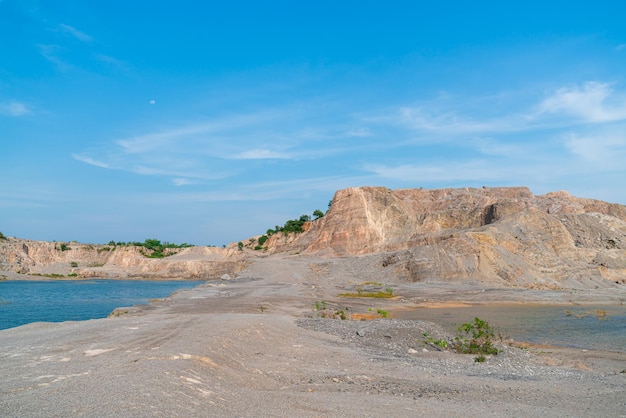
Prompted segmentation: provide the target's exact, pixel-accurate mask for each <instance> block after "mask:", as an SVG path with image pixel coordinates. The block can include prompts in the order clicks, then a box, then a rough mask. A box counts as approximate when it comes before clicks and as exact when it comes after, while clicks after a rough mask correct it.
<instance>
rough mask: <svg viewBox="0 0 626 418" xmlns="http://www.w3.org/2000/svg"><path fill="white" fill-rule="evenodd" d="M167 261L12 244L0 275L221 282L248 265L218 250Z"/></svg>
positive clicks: (127, 251) (71, 246)
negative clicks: (8, 272) (224, 277)
mask: <svg viewBox="0 0 626 418" xmlns="http://www.w3.org/2000/svg"><path fill="white" fill-rule="evenodd" d="M168 250H169V252H170V253H171V254H172V255H169V256H167V257H165V258H161V259H158V258H148V257H146V254H147V253H146V250H145V249H144V248H142V247H138V246H132V245H131V246H110V245H93V244H79V243H57V242H44V241H32V240H20V239H15V238H9V239H7V240H4V241H2V242H0V270H6V271H12V272H16V273H22V274H31V275H32V274H35V275H36V274H42V275H50V274H58V275H63V276H68V277H71V276H69V275H72V276H75V277H102V278H132V277H141V278H155V279H157V278H158V279H174V278H176V279H201V280H204V279H217V278H219V277H221V276H222V275H224V274H235V273H237V272H238V271H241V270H243V269H244V268H245V267H246V265H247V263H246V262H245V260H243V258H242V255H241V254H239V253H238V252H236V251H233V250H227V249H222V248H216V247H190V248H184V249H166V253H167V251H168Z"/></svg>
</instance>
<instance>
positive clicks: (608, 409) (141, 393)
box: [0, 257, 626, 417]
mask: <svg viewBox="0 0 626 418" xmlns="http://www.w3.org/2000/svg"><path fill="white" fill-rule="evenodd" d="M316 263H317V261H315V260H310V259H306V258H300V257H293V258H288V257H286V258H283V259H277V258H267V259H259V260H257V261H255V263H254V264H253V265H252V266H251V267H250V268H249V269H248V270H247V271H245V272H242V274H241V275H240V276H239V277H238V278H235V279H232V280H224V281H218V282H210V283H207V284H205V285H201V286H199V287H197V288H195V289H192V290H187V291H181V292H179V293H177V294H175V295H173V296H172V297H171V298H168V299H166V300H163V301H159V302H157V303H154V304H152V305H150V306H147V307H142V308H132V309H126V310H123V309H122V310H119V311H118V314H119V315H120V316H116V317H112V318H108V319H102V320H92V321H84V322H66V323H61V324H48V323H46V324H44V323H36V324H30V325H26V326H23V327H18V328H14V329H9V330H4V331H0V373H1V375H2V379H0V415H2V416H6V417H35V416H41V417H43V416H45V417H50V416H87V417H120V416H146V417H147V416H151V417H152V416H163V417H176V416H181V417H206V416H242V417H243V416H246V417H247V416H249V417H260V416H283V417H293V416H301V417H319V416H336V417H363V416H425V415H429V416H435V417H439V416H441V417H443V416H528V417H546V416H550V417H552V416H568V417H588V416H598V417H599V416H602V417H619V416H624V415H625V414H626V396H625V394H626V373H622V370H624V369H626V358H625V357H624V354H623V353H612V354H602V355H603V356H604V355H606V357H603V360H602V361H598V362H593V361H591V362H589V361H587V359H588V358H591V354H593V353H589V352H586V353H583V352H580V350H578V352H576V350H574V351H572V350H570V351H568V350H565V349H559V350H552V349H550V350H547V349H545V348H537V347H535V348H530V349H519V348H515V347H508V346H504V347H502V350H503V352H502V353H500V354H499V355H497V356H495V357H490V358H488V359H487V361H486V362H485V363H476V362H474V356H471V355H459V354H456V353H452V352H447V351H438V350H437V349H436V348H435V347H434V346H432V345H427V344H425V343H424V342H423V337H422V334H423V333H427V334H428V335H430V336H433V337H434V338H444V337H446V336H448V334H447V332H446V331H444V330H443V329H442V328H441V327H439V326H437V325H435V324H433V323H431V322H422V321H408V320H396V319H375V320H371V321H350V320H346V321H342V320H339V319H326V318H321V317H320V313H322V312H320V310H316V302H318V305H319V302H321V301H323V302H324V306H325V308H326V309H327V310H329V311H330V310H331V309H336V308H341V307H342V306H343V305H346V306H343V308H342V309H345V307H349V308H350V310H351V311H354V312H367V311H368V310H370V309H374V310H376V309H378V308H381V309H383V308H384V309H388V310H393V309H396V308H397V309H400V308H403V307H404V308H409V307H410V306H414V305H415V304H416V303H417V302H418V299H419V300H422V301H424V300H426V301H427V302H446V301H450V302H459V303H472V302H476V301H477V300H479V301H482V302H491V301H498V300H500V301H510V300H514V299H515V298H517V299H518V300H520V301H524V300H531V301H533V302H537V301H540V300H542V297H543V299H544V300H546V301H548V302H551V303H553V302H555V301H558V300H561V301H563V302H566V301H568V300H572V298H573V297H575V296H576V295H573V294H572V293H570V292H563V293H561V294H560V295H559V294H558V292H546V293H545V294H543V296H542V294H541V293H539V292H535V293H533V292H528V291H527V292H528V293H524V292H523V291H520V292H517V291H515V290H511V289H503V290H502V293H501V294H500V297H498V294H497V291H495V290H494V291H491V290H488V291H486V292H483V291H482V290H484V289H478V288H471V286H465V287H462V286H457V287H456V288H455V286H454V285H447V286H443V285H423V284H410V285H409V284H399V283H390V285H391V286H392V287H394V289H395V290H394V292H395V294H396V295H397V296H396V298H395V299H394V300H373V299H368V300H362V299H358V300H357V299H350V300H348V299H346V298H341V297H339V296H338V295H339V294H340V293H341V292H343V291H345V290H346V289H348V290H349V288H350V287H353V286H354V285H355V283H357V284H358V283H359V281H360V280H361V277H360V276H359V277H357V275H355V274H354V269H353V267H355V266H349V265H347V264H346V265H343V266H337V265H335V266H330V267H332V268H327V269H326V270H327V271H328V272H329V273H323V272H322V273H320V268H318V267H319V266H318V264H316ZM326 263H327V262H326ZM337 263H340V262H339V261H337ZM316 266H317V267H316ZM326 267H328V266H326ZM331 273H332V274H331ZM383 285H385V284H383ZM485 293H486V294H488V297H485V296H484V295H485ZM591 293H593V292H591ZM591 293H590V292H584V294H583V293H581V294H580V297H579V299H578V300H587V301H588V300H590V299H593V298H594V297H593V295H592V294H591ZM481 294H482V295H481ZM480 297H482V299H480ZM607 298H608V299H610V300H611V302H615V301H616V300H617V301H619V300H620V298H622V300H624V298H625V294H624V292H623V291H622V293H621V295H620V294H619V292H617V294H616V292H615V290H613V291H612V294H611V296H607V295H603V294H602V293H598V294H596V295H595V301H596V302H597V301H599V300H604V299H607ZM542 350H543V351H544V353H543V354H541V353H540V351H542ZM546 351H550V353H545V352H546ZM594 355H595V354H594Z"/></svg>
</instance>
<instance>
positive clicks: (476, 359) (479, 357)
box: [474, 354, 487, 363]
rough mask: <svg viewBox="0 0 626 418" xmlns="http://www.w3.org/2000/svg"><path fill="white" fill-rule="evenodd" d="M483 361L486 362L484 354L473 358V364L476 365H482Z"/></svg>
mask: <svg viewBox="0 0 626 418" xmlns="http://www.w3.org/2000/svg"><path fill="white" fill-rule="evenodd" d="M485 360H487V357H485V355H484V354H481V355H479V356H476V357H474V362H476V363H484V362H485Z"/></svg>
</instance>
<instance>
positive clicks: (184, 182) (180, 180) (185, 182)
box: [172, 177, 196, 186]
mask: <svg viewBox="0 0 626 418" xmlns="http://www.w3.org/2000/svg"><path fill="white" fill-rule="evenodd" d="M172 183H174V185H175V186H187V185H190V184H195V183H196V182H195V181H192V180H189V179H185V178H181V177H176V178H173V179H172Z"/></svg>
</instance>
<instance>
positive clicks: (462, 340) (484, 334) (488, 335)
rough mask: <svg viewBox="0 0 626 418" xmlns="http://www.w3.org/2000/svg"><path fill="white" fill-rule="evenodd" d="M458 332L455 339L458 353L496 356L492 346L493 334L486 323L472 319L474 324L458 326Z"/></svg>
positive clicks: (496, 351) (495, 349)
mask: <svg viewBox="0 0 626 418" xmlns="http://www.w3.org/2000/svg"><path fill="white" fill-rule="evenodd" d="M458 331H459V333H460V334H461V335H460V336H458V337H456V338H455V341H456V344H455V348H456V350H457V351H458V352H459V353H464V354H480V355H484V354H498V349H497V348H495V347H494V345H493V344H494V339H495V333H494V330H493V328H492V327H491V326H490V325H489V323H488V322H487V321H483V320H482V319H479V318H474V322H466V323H465V324H462V325H460V326H459V328H458ZM477 358H478V357H477ZM477 361H479V362H480V361H484V360H477Z"/></svg>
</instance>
